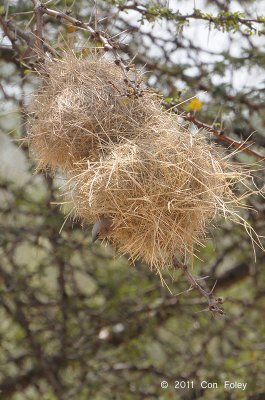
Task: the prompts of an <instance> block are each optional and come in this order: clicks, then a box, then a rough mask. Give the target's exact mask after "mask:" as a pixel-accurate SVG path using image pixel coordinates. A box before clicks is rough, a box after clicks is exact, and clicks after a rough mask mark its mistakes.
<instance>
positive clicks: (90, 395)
mask: <svg viewBox="0 0 265 400" xmlns="http://www.w3.org/2000/svg"><path fill="white" fill-rule="evenodd" d="M170 3H172V4H170V7H169V6H168V4H167V2H162V1H160V2H157V1H146V2H135V1H117V0H113V1H98V2H97V3H96V4H95V2H93V1H89V2H88V1H82V0H76V1H75V2H72V1H66V0H65V1H61V0H60V1H51V2H49V4H48V6H49V7H50V8H51V9H56V10H60V11H64V12H68V13H71V15H72V16H75V17H76V18H79V19H82V20H83V21H89V23H90V25H91V26H93V28H95V29H100V30H103V31H104V32H107V34H108V35H117V34H119V36H117V37H116V38H118V40H120V41H122V42H125V43H127V44H128V46H126V48H125V53H123V57H124V58H125V59H126V58H131V57H135V59H134V62H135V63H136V64H137V66H138V67H143V68H145V70H146V71H149V72H148V74H147V84H149V85H152V86H153V87H155V88H156V89H157V90H158V91H159V92H161V93H162V94H163V95H164V96H165V99H166V101H167V102H168V103H169V104H171V103H182V105H180V107H179V110H180V112H182V111H184V112H191V114H195V115H196V118H198V119H199V120H201V121H203V122H204V123H207V124H213V125H214V127H215V128H216V129H222V132H223V134H225V135H228V136H230V137H232V138H234V139H236V140H240V139H241V138H242V139H247V138H248V137H249V135H251V134H252V136H251V140H254V141H255V145H254V146H253V148H255V149H257V150H258V151H260V152H261V153H262V152H263V154H265V149H264V147H265V135H264V126H265V113H264V108H265V105H264V102H263V99H264V68H265V53H264V36H263V35H264V17H262V15H261V14H262V12H260V10H261V1H244V2H242V4H241V5H239V4H238V3H237V2H235V1H220V0H214V1H211V2H207V1H205V2H204V1H201V2H200V4H198V5H197V6H196V7H198V8H197V9H193V1H188V2H182V1H179V2H177V5H176V2H170ZM33 10H34V6H33V3H32V2H31V1H30V0H20V1H6V3H5V6H1V10H0V11H1V14H2V25H1V26H2V33H1V38H2V40H1V44H0V74H1V85H0V95H1V115H0V117H1V119H0V130H1V135H0V142H1V143H0V144H1V153H0V156H1V168H0V176H1V180H0V199H1V202H0V212H1V237H0V254H1V261H0V292H1V303H0V315H1V324H0V339H1V342H0V343H1V344H0V349H1V351H0V390H1V392H0V398H1V399H3V400H6V399H11V400H26V399H31V400H35V399H42V400H56V399H60V400H68V399H69V400H70V399H76V400H87V399H95V400H105V399H108V400H110V399H113V400H114V399H121V400H131V399H160V400H166V399H173V398H174V399H187V400H189V399H213V398H216V399H217V398H218V399H248V400H254V399H263V398H265V383H264V382H265V379H264V378H265V367H264V346H265V342H264V338H265V328H264V321H263V319H264V318H263V316H264V311H265V279H264V271H263V268H264V253H262V251H261V250H260V249H259V248H258V247H256V248H255V250H256V262H255V260H254V253H253V249H252V243H251V240H250V238H249V236H248V235H247V233H246V232H245V230H244V228H243V227H239V226H235V225H233V224H232V223H228V222H225V221H220V222H218V224H217V225H218V226H217V227H216V229H213V231H212V232H209V240H208V241H207V243H206V246H205V248H204V249H203V250H201V251H200V253H199V254H198V256H199V259H197V260H194V266H193V267H192V268H193V273H194V274H195V275H196V276H200V277H205V276H208V275H209V276H210V278H209V279H208V280H207V282H208V285H209V286H210V285H213V284H214V283H215V280H216V279H217V280H218V281H217V285H216V288H215V290H216V293H217V294H218V295H220V296H223V297H224V298H225V310H226V315H225V316H224V317H223V318H215V317H213V316H212V315H211V313H210V312H209V311H207V310H206V308H207V305H206V303H205V299H204V298H202V297H201V296H200V294H199V293H198V292H195V291H194V290H193V291H188V292H185V290H187V289H188V285H187V282H186V281H185V280H184V279H183V277H182V276H181V274H180V272H179V271H174V270H170V271H168V272H166V273H165V280H166V283H167V285H168V287H169V288H170V290H171V292H172V294H171V293H170V292H169V290H168V289H167V288H166V287H165V286H164V287H162V286H161V283H160V280H159V278H158V276H156V275H155V274H154V273H153V272H152V271H150V270H149V269H148V267H147V266H145V265H142V264H140V263H139V264H137V265H135V266H131V265H129V263H128V261H127V260H126V259H125V258H118V259H117V258H116V257H115V254H114V253H113V251H112V249H109V248H104V247H103V246H101V245H100V244H99V243H97V244H95V245H93V246H92V245H91V240H90V227H84V229H81V227H80V224H79V223H78V221H74V222H72V221H70V220H67V221H66V223H65V224H64V216H63V213H61V212H60V210H59V207H58V205H56V203H59V202H60V201H61V198H60V191H59V190H58V188H59V187H60V185H62V184H63V179H62V177H60V176H56V177H50V176H48V175H43V176H42V175H33V171H34V164H33V162H32V161H31V160H30V159H29V158H28V149H27V148H26V146H25V145H24V146H22V147H19V146H20V145H21V143H20V142H19V140H18V139H21V138H23V137H24V136H25V135H26V131H25V124H24V123H25V118H26V117H25V109H26V107H27V104H28V101H29V98H30V92H32V91H33V90H34V89H35V88H36V87H37V84H38V82H37V79H36V77H35V74H34V73H32V72H31V68H30V67H31V64H30V62H31V60H32V59H31V57H32V54H31V53H30V52H27V51H28V50H29V44H28V43H27V42H26V41H25V40H23V37H21V36H19V35H18V36H14V41H13V42H10V40H8V39H7V35H5V31H4V29H5V26H6V25H5V22H6V21H11V24H14V25H15V26H16V27H17V28H18V29H19V30H21V32H24V33H25V34H26V35H28V36H27V37H31V38H34V37H35V36H34V35H35V34H34V32H35V22H36V21H35V17H34V13H33ZM257 15H258V16H257ZM44 38H45V41H46V43H48V44H49V45H50V46H51V47H53V48H54V49H60V48H62V47H64V46H70V47H74V48H76V49H77V50H78V49H79V47H81V45H82V46H84V43H85V46H95V45H97V46H100V44H99V43H97V42H95V41H92V39H91V38H90V37H89V35H88V33H87V32H85V31H83V30H79V29H77V28H76V27H75V26H72V25H71V24H65V23H64V21H63V20H62V19H55V18H54V19H53V18H52V17H50V16H45V17H44ZM262 39H263V41H262ZM213 42H214V43H215V44H216V45H213ZM12 45H13V46H12ZM21 54H23V55H24V56H23V57H21V56H19V55H21ZM262 74H263V78H262ZM205 92H206V93H205ZM193 96H196V99H201V100H198V101H195V102H194V101H193V103H192V102H191V101H189V100H188V99H189V98H191V97H193ZM253 132H254V133H253ZM205 134H206V135H208V136H210V134H209V133H205ZM11 139H16V140H15V141H13V143H12V142H11ZM211 139H212V140H216V139H215V138H214V137H212V138H211ZM218 142H220V144H223V142H222V141H218ZM249 144H250V143H249ZM228 151H230V152H231V151H232V149H229V150H228ZM234 159H235V161H244V162H248V163H253V164H254V163H257V162H259V163H260V164H259V165H260V166H261V165H262V162H261V161H260V160H256V159H255V157H250V156H248V155H246V154H239V155H238V154H235V155H234ZM256 169H257V168H256ZM254 181H255V183H256V184H257V186H258V187H261V185H262V183H263V181H264V172H263V171H262V170H260V171H256V172H255V173H254ZM249 202H250V205H252V206H253V207H254V210H253V211H246V212H245V214H244V217H245V218H246V219H247V220H248V221H249V222H250V223H251V224H252V226H253V228H255V229H256V231H257V232H258V233H259V234H262V231H263V233H264V214H265V205H264V200H263V199H262V197H261V196H257V197H256V198H252V199H249ZM63 224H64V226H63V229H62V230H60V228H61V227H62V225H63ZM183 291H184V293H181V292H183ZM163 380H166V381H168V383H169V387H168V388H167V389H162V388H161V382H162V381H163ZM180 380H181V381H182V380H184V381H194V388H190V389H178V390H177V389H174V382H175V381H180ZM205 380H206V381H208V382H217V383H218V385H219V388H218V389H204V388H201V387H200V382H201V381H205ZM225 380H229V381H241V382H247V384H248V386H247V389H246V391H244V392H243V391H242V390H234V391H232V390H230V391H227V390H224V387H223V382H224V381H225Z"/></svg>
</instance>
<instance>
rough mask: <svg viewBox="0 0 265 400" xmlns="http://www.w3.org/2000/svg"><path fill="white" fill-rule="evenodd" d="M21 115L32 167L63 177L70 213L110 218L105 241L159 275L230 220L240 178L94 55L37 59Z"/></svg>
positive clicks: (153, 100)
mask: <svg viewBox="0 0 265 400" xmlns="http://www.w3.org/2000/svg"><path fill="white" fill-rule="evenodd" d="M41 76H42V79H43V83H42V86H41V88H40V90H39V92H38V93H37V94H36V96H35V98H34V100H33V102H32V105H31V110H30V111H31V114H30V115H29V121H28V141H29V146H30V149H31V151H32V152H33V153H34V156H35V158H37V160H38V163H39V168H47V167H49V168H50V169H52V170H56V168H57V167H60V168H61V169H63V170H64V172H65V173H66V176H67V177H68V178H69V179H68V182H67V184H66V192H67V196H70V197H71V201H72V202H73V205H74V207H73V215H74V216H75V217H79V218H80V219H81V220H82V221H83V222H84V223H88V224H91V223H95V222H96V221H97V220H98V219H99V218H101V217H106V218H108V219H109V220H111V221H112V225H111V230H110V232H109V235H108V237H107V238H106V239H105V241H106V242H107V243H110V244H112V245H113V246H114V247H115V248H116V249H117V251H118V252H119V253H121V254H126V255H128V256H129V257H130V259H131V260H132V261H133V262H134V261H136V260H139V259H141V260H144V261H145V262H147V263H148V264H149V265H150V266H151V267H153V268H155V269H156V270H157V271H160V269H162V268H163V267H166V266H168V265H171V264H172V259H173V257H174V256H176V255H178V256H181V257H183V258H184V260H185V258H187V257H188V256H189V255H192V254H194V246H196V245H201V244H202V242H203V240H204V238H205V235H206V233H207V230H208V228H209V226H210V225H211V224H212V223H213V221H214V220H215V219H216V218H217V217H218V216H219V215H225V216H226V215H227V216H233V215H236V214H235V213H234V211H233V206H235V205H237V204H238V200H237V199H236V197H235V196H234V194H233V191H232V190H231V186H232V183H233V184H234V183H236V182H238V181H240V180H241V179H242V176H243V175H242V173H241V172H240V170H238V166H233V165H231V164H230V163H229V162H228V161H227V158H226V157H223V156H222V155H221V153H220V151H219V149H218V148H217V147H216V146H215V145H214V144H209V143H208V142H207V141H206V140H205V138H204V137H203V136H202V134H201V133H197V134H192V133H190V132H189V131H188V130H186V129H185V128H184V127H182V126H180V125H179V124H178V123H177V120H176V117H175V116H174V115H172V114H170V113H168V112H164V111H162V109H161V106H160V104H159V100H158V99H157V97H156V96H154V95H153V94H152V93H151V92H150V91H145V93H144V96H143V97H140V98H135V97H133V96H131V95H130V92H128V85H127V83H126V82H125V81H124V75H123V73H122V72H121V70H120V69H119V67H118V66H116V65H115V64H114V63H113V62H110V61H108V60H106V59H105V58H104V57H102V56H99V55H95V56H93V55H90V56H89V57H88V58H87V59H81V60H80V59H78V58H77V57H75V56H74V54H72V53H67V54H65V56H64V57H63V58H62V59H61V60H53V61H49V62H46V64H45V67H44V68H43V71H41Z"/></svg>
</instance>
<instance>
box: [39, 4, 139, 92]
mask: <svg viewBox="0 0 265 400" xmlns="http://www.w3.org/2000/svg"><path fill="white" fill-rule="evenodd" d="M41 7H42V13H43V14H47V15H49V16H50V17H55V18H56V19H59V20H60V19H63V20H65V21H68V22H70V23H71V24H73V25H74V26H76V27H79V28H82V29H85V30H86V31H88V32H89V33H90V34H91V36H92V37H93V38H94V39H97V40H99V41H100V42H101V43H102V45H103V49H104V50H105V51H111V52H112V53H113V55H114V58H115V64H117V65H119V66H120V68H121V69H122V71H123V74H124V77H125V80H126V83H127V85H128V86H129V87H130V88H131V89H132V92H133V93H132V94H133V95H135V96H137V97H139V96H141V95H142V90H141V88H140V83H139V82H137V76H135V79H133V80H132V79H130V78H129V76H128V72H129V71H130V69H131V67H130V66H129V65H126V64H125V63H124V61H123V59H122V58H121V56H120V55H119V53H118V51H117V50H118V49H121V50H124V49H125V47H126V45H124V44H122V43H119V42H116V41H114V40H113V39H111V38H109V39H108V38H106V37H105V36H104V34H103V32H101V31H99V30H95V29H93V28H92V27H91V26H90V25H89V24H88V23H87V22H83V21H80V20H78V19H77V18H74V17H72V16H71V15H69V14H66V13H64V12H61V11H55V10H52V9H50V8H47V7H46V6H45V5H44V4H41Z"/></svg>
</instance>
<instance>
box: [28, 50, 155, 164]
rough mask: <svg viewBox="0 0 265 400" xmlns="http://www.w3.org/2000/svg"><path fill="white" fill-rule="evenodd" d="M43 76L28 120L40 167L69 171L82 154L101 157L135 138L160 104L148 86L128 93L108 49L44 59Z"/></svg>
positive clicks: (95, 158) (30, 139)
mask: <svg viewBox="0 0 265 400" xmlns="http://www.w3.org/2000/svg"><path fill="white" fill-rule="evenodd" d="M128 74H129V72H128ZM40 78H41V80H42V84H41V87H40V88H39V90H38V92H37V94H36V95H35V96H34V98H33V100H32V102H31V106H30V110H29V116H28V124H27V131H28V138H27V140H28V142H29V147H30V149H31V152H32V153H33V156H34V158H35V159H37V160H38V168H39V169H45V168H47V167H48V168H49V169H51V170H55V169H56V168H58V167H60V168H61V169H63V170H64V171H68V170H69V169H72V167H73V165H74V163H76V162H79V161H80V160H82V159H84V158H86V159H90V160H97V159H98V158H99V157H100V156H101V155H102V153H103V152H104V149H105V148H106V146H108V145H109V144H112V143H119V142H121V141H123V140H126V139H128V138H129V139H132V138H133V137H134V136H135V134H136V132H137V129H138V128H139V127H141V126H142V125H143V124H144V123H145V121H148V119H152V116H153V115H154V114H156V113H157V112H158V110H159V108H160V106H159V100H158V98H157V95H154V94H153V93H151V92H150V91H145V93H144V95H143V97H141V98H135V97H133V96H130V88H129V87H128V84H127V83H126V82H125V77H124V74H123V73H122V71H121V69H120V68H119V67H118V66H117V65H115V63H114V62H113V61H110V60H107V59H106V58H105V57H104V55H93V54H92V53H91V54H90V55H89V56H88V57H87V58H84V59H80V58H78V57H77V56H75V54H74V53H73V52H68V53H65V54H64V56H63V57H62V58H61V59H54V60H46V62H45V64H44V66H43V67H42V69H41V71H40Z"/></svg>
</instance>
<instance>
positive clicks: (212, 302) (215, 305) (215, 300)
mask: <svg viewBox="0 0 265 400" xmlns="http://www.w3.org/2000/svg"><path fill="white" fill-rule="evenodd" d="M173 266H174V267H175V268H178V269H180V270H181V271H182V273H183V275H184V276H185V278H186V279H187V281H188V282H189V283H190V285H191V287H193V288H195V289H197V290H199V292H200V293H201V294H202V295H203V296H204V297H206V299H207V301H208V305H209V310H210V311H212V312H213V313H217V314H220V315H224V314H225V312H224V309H223V307H222V306H221V304H223V299H222V298H221V297H215V295H214V294H213V289H214V288H213V289H211V290H206V289H204V288H203V287H202V286H201V285H200V284H199V283H198V280H197V279H195V278H194V277H193V276H192V275H191V273H190V272H189V270H188V266H187V265H186V264H183V263H182V262H180V261H179V260H177V259H176V258H175V257H174V258H173Z"/></svg>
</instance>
